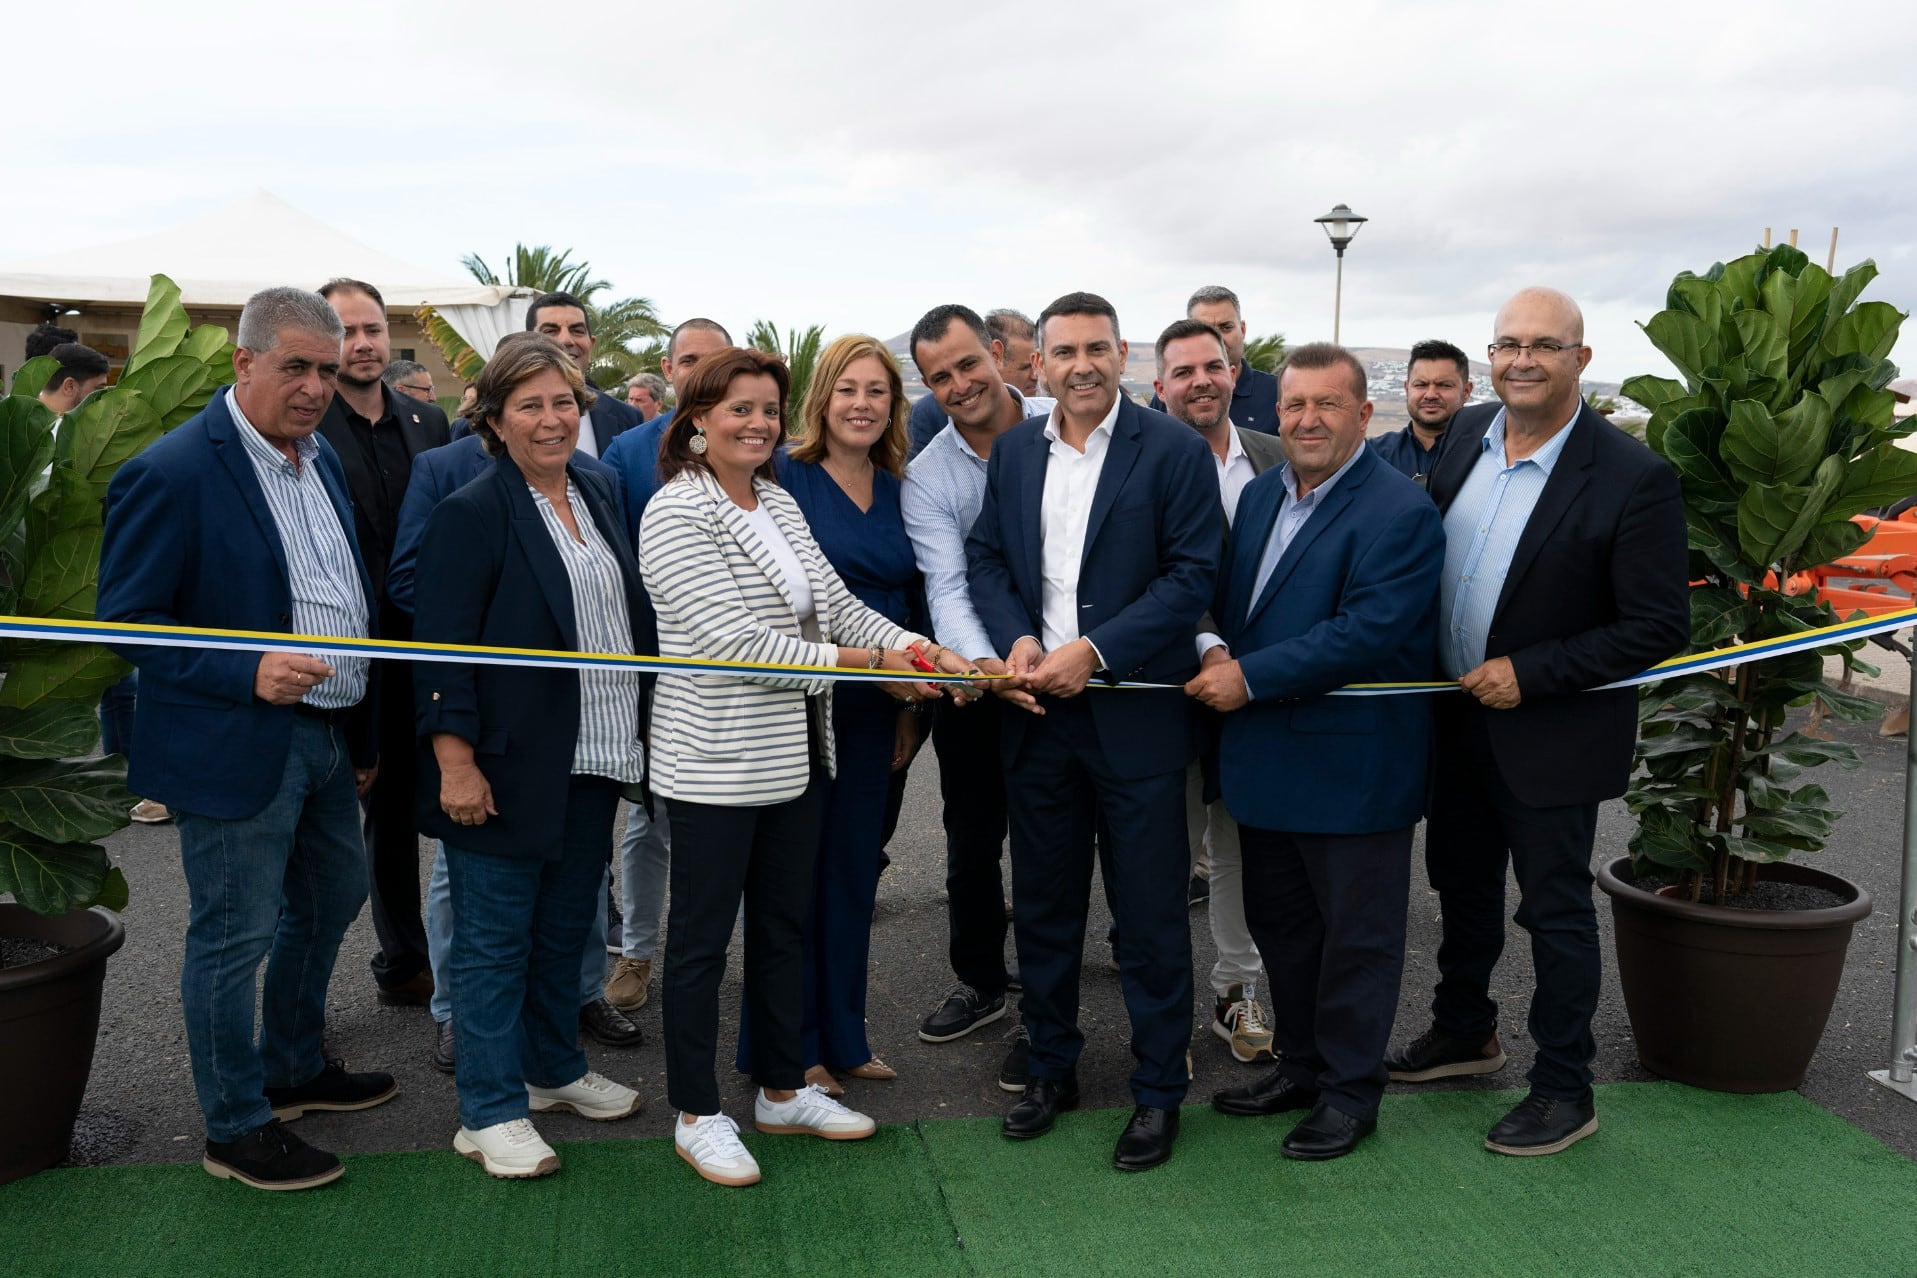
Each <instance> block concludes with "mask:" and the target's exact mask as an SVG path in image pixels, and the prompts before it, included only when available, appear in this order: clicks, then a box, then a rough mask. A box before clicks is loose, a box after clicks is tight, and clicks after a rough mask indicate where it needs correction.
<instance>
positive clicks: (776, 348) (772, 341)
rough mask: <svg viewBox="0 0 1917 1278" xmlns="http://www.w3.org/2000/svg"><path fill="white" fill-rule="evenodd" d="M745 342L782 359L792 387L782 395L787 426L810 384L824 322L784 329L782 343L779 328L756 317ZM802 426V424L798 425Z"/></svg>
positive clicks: (821, 341) (796, 415) (789, 426)
mask: <svg viewBox="0 0 1917 1278" xmlns="http://www.w3.org/2000/svg"><path fill="white" fill-rule="evenodd" d="M746 345H747V346H750V347H751V348H752V349H753V350H758V351H765V352H766V353H767V354H770V355H777V356H778V357H779V358H781V359H783V360H784V361H785V366H786V371H787V372H788V373H789V374H790V376H791V379H792V389H791V391H790V392H789V393H788V394H787V396H786V403H787V405H789V408H790V416H789V420H788V424H787V429H788V430H791V429H792V426H791V423H792V422H797V421H798V418H799V406H800V405H801V404H803V403H805V392H806V388H807V387H808V386H810V385H811V384H812V370H813V369H814V368H815V367H817V366H818V363H819V350H820V348H821V347H823V346H824V345H825V325H823V324H814V325H812V326H811V327H810V328H807V329H804V330H800V329H796V328H793V329H787V330H786V335H785V342H784V344H783V345H781V344H780V341H779V329H778V326H777V325H776V324H773V323H772V322H771V321H770V320H756V321H754V322H753V325H752V331H751V332H749V333H747V334H746ZM800 428H801V429H803V426H802V425H801V427H800Z"/></svg>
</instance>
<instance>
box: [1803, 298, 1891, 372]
mask: <svg viewBox="0 0 1917 1278" xmlns="http://www.w3.org/2000/svg"><path fill="white" fill-rule="evenodd" d="M1903 322H1904V313H1903V312H1902V311H1900V310H1898V309H1897V308H1896V307H1895V306H1892V305H1891V304H1890V303H1889V302H1864V303H1861V304H1860V305H1858V306H1857V307H1856V308H1855V309H1853V310H1849V311H1846V312H1845V313H1844V314H1843V315H1841V316H1839V317H1838V318H1837V320H1836V322H1835V323H1833V324H1832V325H1831V326H1830V327H1829V328H1827V329H1825V330H1824V340H1823V341H1821V342H1819V343H1818V349H1819V350H1821V351H1824V352H1825V353H1827V354H1829V355H1832V356H1837V355H1862V356H1863V357H1864V358H1865V359H1868V360H1880V359H1883V358H1884V357H1885V356H1887V355H1889V354H1890V351H1891V348H1892V347H1893V346H1895V345H1897V328H1898V326H1899V325H1901V324H1902V323H1903Z"/></svg>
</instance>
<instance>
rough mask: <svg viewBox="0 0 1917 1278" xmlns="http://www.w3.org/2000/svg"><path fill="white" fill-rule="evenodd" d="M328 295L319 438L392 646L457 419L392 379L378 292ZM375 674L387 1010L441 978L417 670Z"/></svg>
mask: <svg viewBox="0 0 1917 1278" xmlns="http://www.w3.org/2000/svg"><path fill="white" fill-rule="evenodd" d="M320 295H321V296H322V297H324V298H325V299H326V301H327V303H328V304H329V305H330V306H331V307H332V308H333V313H334V314H336V315H338V316H339V318H340V323H341V324H342V325H344V326H345V330H346V333H345V336H344V337H342V338H341V339H340V365H339V388H338V393H337V394H336V395H334V396H333V402H332V404H331V405H330V406H329V407H328V408H327V410H326V416H325V418H324V419H322V420H321V422H320V425H319V433H320V434H321V435H322V436H323V437H325V439H326V442H327V443H329V444H331V445H332V446H333V451H334V452H335V453H337V454H339V459H340V465H341V466H342V467H343V468H344V469H345V471H346V488H347V491H348V492H349V493H351V494H352V498H353V525H354V532H355V533H356V534H357V535H358V538H359V545H360V550H361V553H362V554H363V555H364V556H365V559H366V571H367V575H368V576H369V577H370V578H371V579H372V582H373V593H374V595H375V607H376V608H377V609H378V617H379V633H380V634H381V635H382V636H384V637H386V638H389V639H406V638H410V637H411V636H412V633H413V626H412V617H411V616H410V615H409V614H408V613H406V612H405V611H403V610H402V609H399V608H396V607H394V606H393V602H392V600H391V599H390V598H388V597H387V593H386V565H387V562H388V561H389V560H390V559H391V558H392V553H393V538H394V536H395V534H396V533H397V532H398V530H399V506H400V501H401V500H402V499H403V498H404V497H405V496H406V481H407V480H408V479H410V478H411V477H412V473H413V458H414V457H415V456H417V455H418V454H420V453H423V452H425V451H426V450H427V449H429V448H437V447H439V446H440V445H441V444H444V443H446V442H448V440H449V438H450V436H449V434H448V427H447V424H446V414H445V413H443V412H441V411H440V410H439V408H437V407H436V406H434V405H432V404H428V403H423V402H421V401H419V400H416V399H413V398H411V397H410V396H406V395H402V394H400V393H399V392H397V391H395V390H394V389H393V388H392V387H391V386H388V385H386V383H385V382H384V381H383V380H382V379H381V374H383V373H384V372H385V371H386V366H387V364H388V362H389V361H390V360H391V358H392V339H391V337H390V336H389V333H388V330H387V327H386V303H385V301H384V299H382V298H381V297H380V295H379V290H378V289H376V288H374V287H373V286H372V285H371V284H368V283H365V282H364V281H361V280H348V279H336V280H331V281H329V282H328V283H327V284H326V286H325V287H324V288H322V289H320ZM374 667H375V671H374V673H375V677H376V678H377V679H378V680H379V685H378V688H379V697H378V701H377V705H378V707H379V728H378V734H379V764H380V771H379V776H378V779H377V780H376V781H375V782H374V784H373V789H372V792H371V793H370V794H368V795H367V796H366V813H365V838H366V867H367V880H368V898H369V899H370V900H371V902H372V907H373V931H374V932H375V934H376V935H377V936H378V937H379V952H378V953H376V954H374V955H373V960H372V967H373V980H374V983H375V984H376V985H377V986H378V987H379V1001H380V1002H382V1003H388V1004H394V1005H401V1006H412V1005H423V1004H424V1003H425V1002H426V1000H427V999H428V998H430V997H431V996H432V993H433V975H432V969H431V968H430V967H429V966H428V965H427V962H426V926H425V924H424V922H423V921H422V919H421V917H420V899H419V831H418V829H417V827H416V826H415V825H414V822H413V782H414V772H415V750H416V743H415V738H414V729H413V667H412V664H411V663H410V662H404V661H379V662H375V663H374Z"/></svg>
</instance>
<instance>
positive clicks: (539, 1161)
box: [453, 1118, 559, 1180]
mask: <svg viewBox="0 0 1917 1278" xmlns="http://www.w3.org/2000/svg"><path fill="white" fill-rule="evenodd" d="M453 1148H454V1149H455V1150H457V1151H459V1152H460V1153H462V1154H464V1155H466V1157H468V1158H470V1159H472V1160H473V1161H474V1162H476V1163H478V1164H479V1165H480V1166H481V1167H484V1168H485V1169H486V1174H487V1175H489V1176H496V1177H498V1178H499V1179H501V1180H519V1179H524V1178H526V1177H529V1176H550V1175H552V1174H553V1173H554V1172H556V1171H558V1170H559V1155H557V1154H555V1153H553V1152H552V1146H551V1145H548V1144H547V1143H546V1142H545V1141H543V1140H541V1139H540V1138H539V1132H538V1131H537V1130H536V1129H535V1128H534V1127H533V1125H532V1120H531V1119H526V1118H515V1119H513V1120H512V1121H511V1122H508V1123H494V1124H493V1125H492V1126H491V1127H482V1128H480V1129H479V1130H478V1131H476V1132H475V1131H468V1130H467V1129H466V1128H464V1127H462V1128H460V1129H459V1131H458V1132H457V1133H455V1134H454V1136H453Z"/></svg>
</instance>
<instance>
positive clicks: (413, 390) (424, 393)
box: [399, 382, 433, 400]
mask: <svg viewBox="0 0 1917 1278" xmlns="http://www.w3.org/2000/svg"><path fill="white" fill-rule="evenodd" d="M399 389H400V390H402V391H404V392H405V393H406V394H408V395H411V396H412V397H413V398H414V399H424V400H430V399H431V398H432V397H433V388H432V387H430V386H408V385H407V384H406V383H405V382H401V383H400V384H399Z"/></svg>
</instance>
